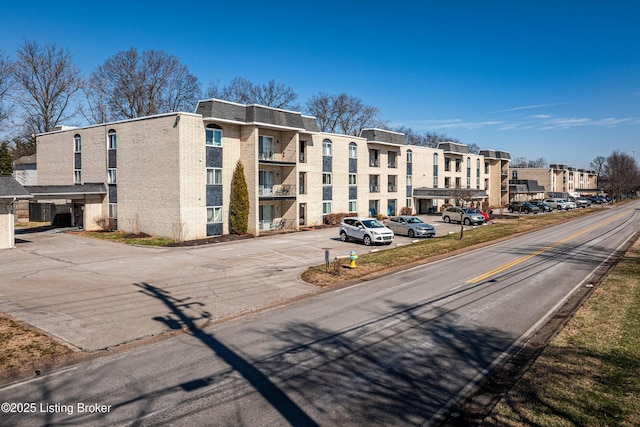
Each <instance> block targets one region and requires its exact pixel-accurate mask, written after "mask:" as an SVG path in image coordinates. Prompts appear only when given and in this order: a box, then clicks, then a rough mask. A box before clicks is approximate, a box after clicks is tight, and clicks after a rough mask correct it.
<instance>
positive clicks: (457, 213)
mask: <svg viewBox="0 0 640 427" xmlns="http://www.w3.org/2000/svg"><path fill="white" fill-rule="evenodd" d="M485 217H486V220H488V219H489V216H488V215H486V214H485V213H484V212H482V211H479V210H474V209H468V208H459V207H450V208H447V209H445V210H444V212H443V214H442V219H443V220H444V222H451V221H456V222H461V221H462V222H463V223H464V224H466V225H470V224H476V225H480V224H483V223H484V222H485ZM339 234H340V240H342V241H343V242H347V241H349V240H355V241H359V242H362V243H364V244H365V245H366V246H369V245H373V244H383V245H390V244H391V243H393V240H394V238H395V235H396V234H397V235H403V236H408V237H410V238H414V237H435V235H436V230H435V228H434V227H433V226H432V225H430V224H427V223H425V222H424V221H422V220H421V219H420V218H418V217H416V216H411V215H400V216H392V217H389V218H388V219H385V220H384V221H382V222H380V221H378V220H377V219H375V218H362V217H346V218H344V219H343V220H342V222H341V223H340V230H339Z"/></svg>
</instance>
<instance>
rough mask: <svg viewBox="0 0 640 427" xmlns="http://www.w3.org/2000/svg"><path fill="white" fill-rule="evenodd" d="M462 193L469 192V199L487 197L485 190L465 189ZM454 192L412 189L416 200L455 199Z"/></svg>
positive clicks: (436, 189)
mask: <svg viewBox="0 0 640 427" xmlns="http://www.w3.org/2000/svg"><path fill="white" fill-rule="evenodd" d="M462 190H464V191H469V193H470V195H471V197H470V198H471V199H482V198H485V197H487V192H486V191H485V190H473V189H469V190H467V189H465V188H463V189H462ZM455 191H456V189H454V188H426V187H421V188H414V189H413V197H415V198H417V199H455Z"/></svg>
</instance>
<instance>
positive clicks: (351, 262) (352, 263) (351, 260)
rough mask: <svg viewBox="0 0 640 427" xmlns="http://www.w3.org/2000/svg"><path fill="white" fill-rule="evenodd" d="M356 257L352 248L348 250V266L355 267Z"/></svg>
mask: <svg viewBox="0 0 640 427" xmlns="http://www.w3.org/2000/svg"><path fill="white" fill-rule="evenodd" d="M357 259H358V255H356V251H354V250H352V251H351V252H349V268H356V260H357Z"/></svg>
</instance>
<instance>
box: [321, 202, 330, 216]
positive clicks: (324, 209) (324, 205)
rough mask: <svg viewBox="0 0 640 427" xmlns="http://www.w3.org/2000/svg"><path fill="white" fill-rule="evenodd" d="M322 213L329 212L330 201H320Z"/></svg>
mask: <svg viewBox="0 0 640 427" xmlns="http://www.w3.org/2000/svg"><path fill="white" fill-rule="evenodd" d="M322 213H323V214H330V213H331V202H322Z"/></svg>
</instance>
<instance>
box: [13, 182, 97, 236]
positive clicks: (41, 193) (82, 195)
mask: <svg viewBox="0 0 640 427" xmlns="http://www.w3.org/2000/svg"><path fill="white" fill-rule="evenodd" d="M24 188H25V190H27V191H28V192H29V193H30V194H31V195H32V196H33V199H34V200H37V201H54V200H65V201H68V202H70V204H71V224H70V225H72V226H74V227H79V228H84V229H85V230H97V229H99V227H98V225H97V224H96V219H97V218H99V217H102V216H104V212H105V208H106V206H105V203H106V202H105V200H106V195H107V189H106V187H105V185H104V184H102V183H87V184H81V185H80V184H76V185H30V186H25V187H24Z"/></svg>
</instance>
